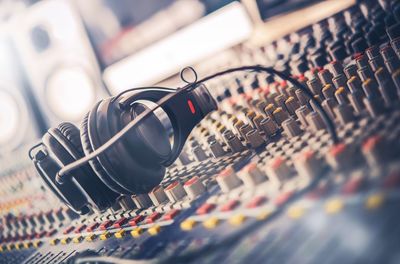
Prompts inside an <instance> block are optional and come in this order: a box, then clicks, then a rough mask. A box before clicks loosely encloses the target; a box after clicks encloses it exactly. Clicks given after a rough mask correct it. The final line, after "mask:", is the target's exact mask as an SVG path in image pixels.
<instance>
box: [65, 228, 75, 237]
mask: <svg viewBox="0 0 400 264" xmlns="http://www.w3.org/2000/svg"><path fill="white" fill-rule="evenodd" d="M74 229H75V227H74V226H70V227H68V228H67V229H65V230H64V232H63V234H64V235H66V234H69V233H71V232H72V231H73V230H74Z"/></svg>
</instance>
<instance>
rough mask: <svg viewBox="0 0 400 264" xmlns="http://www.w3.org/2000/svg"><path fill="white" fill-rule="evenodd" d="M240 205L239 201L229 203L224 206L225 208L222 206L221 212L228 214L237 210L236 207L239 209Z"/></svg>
mask: <svg viewBox="0 0 400 264" xmlns="http://www.w3.org/2000/svg"><path fill="white" fill-rule="evenodd" d="M239 204H240V202H239V201H238V200H231V201H229V202H227V203H226V204H224V205H223V206H221V209H220V211H221V212H228V211H232V210H233V209H235V207H237V206H238V205H239Z"/></svg>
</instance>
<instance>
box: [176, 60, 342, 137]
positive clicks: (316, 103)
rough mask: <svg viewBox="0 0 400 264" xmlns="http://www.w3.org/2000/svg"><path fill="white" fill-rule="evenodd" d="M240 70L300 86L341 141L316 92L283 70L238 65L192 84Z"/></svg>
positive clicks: (331, 133)
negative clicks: (274, 77)
mask: <svg viewBox="0 0 400 264" xmlns="http://www.w3.org/2000/svg"><path fill="white" fill-rule="evenodd" d="M187 69H190V70H193V68H190V67H187V68H185V69H183V70H187ZM238 71H255V72H266V73H269V74H272V75H277V76H279V77H280V78H281V79H282V80H286V81H289V82H290V83H291V84H292V85H294V86H295V87H297V88H299V89H300V90H301V91H302V92H303V93H305V94H306V96H307V97H308V98H309V99H310V100H311V101H312V102H313V103H314V105H315V106H316V108H317V111H318V113H319V114H320V116H321V118H322V120H323V121H324V123H325V125H326V127H327V130H328V132H329V134H330V135H331V137H332V141H333V143H334V144H337V143H339V139H338V137H337V134H336V129H335V123H334V122H333V121H332V120H331V119H330V117H329V115H328V114H327V113H326V111H325V110H324V108H323V107H322V106H321V104H320V103H319V102H318V100H317V99H315V98H314V94H313V93H312V92H311V91H310V90H309V89H308V88H307V87H305V86H304V85H303V84H301V83H300V82H299V81H298V80H296V79H294V78H292V77H290V76H288V75H286V74H284V73H283V72H280V71H277V70H275V69H274V68H271V67H264V66H261V65H251V66H242V67H237V68H231V69H228V70H225V71H221V72H217V73H215V74H212V75H209V76H207V77H204V78H203V79H200V80H196V81H195V82H193V83H192V84H195V85H197V84H199V83H203V82H206V81H209V80H211V79H214V78H216V77H219V76H222V75H225V74H228V73H233V72H238Z"/></svg>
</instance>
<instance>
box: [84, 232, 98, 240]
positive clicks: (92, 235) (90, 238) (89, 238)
mask: <svg viewBox="0 0 400 264" xmlns="http://www.w3.org/2000/svg"><path fill="white" fill-rule="evenodd" d="M96 237H97V236H96V235H95V234H90V235H88V236H87V237H86V238H85V239H86V241H88V242H93V241H94V240H95V239H96Z"/></svg>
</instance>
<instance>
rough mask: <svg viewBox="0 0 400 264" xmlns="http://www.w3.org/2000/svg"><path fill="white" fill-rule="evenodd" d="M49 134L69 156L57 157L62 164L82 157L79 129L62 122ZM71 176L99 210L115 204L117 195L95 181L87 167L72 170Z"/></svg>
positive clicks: (93, 175) (98, 181)
mask: <svg viewBox="0 0 400 264" xmlns="http://www.w3.org/2000/svg"><path fill="white" fill-rule="evenodd" d="M57 132H59V133H57ZM50 133H51V134H53V136H54V137H56V139H57V140H58V141H59V143H60V144H61V145H62V146H63V147H64V149H65V150H66V151H67V153H68V154H69V156H66V155H63V156H60V155H58V158H59V159H60V160H61V162H62V163H69V162H71V161H74V160H77V159H80V158H82V157H83V156H84V152H83V149H82V144H81V142H80V133H79V129H78V128H77V127H76V126H75V125H73V124H71V123H67V122H64V123H61V124H60V125H59V126H58V127H57V129H56V130H52V131H51V132H50ZM61 153H62V152H61ZM73 175H74V177H75V180H76V181H77V182H78V183H79V184H80V185H81V186H82V188H83V189H84V191H85V192H86V193H87V194H88V197H89V198H90V199H91V202H93V203H94V204H95V205H96V206H97V208H98V209H99V210H103V209H106V208H107V207H109V206H111V205H112V204H113V203H114V202H115V199H116V198H117V196H118V195H117V194H116V193H113V192H112V191H111V190H110V189H109V188H108V187H107V186H105V185H104V184H103V183H102V182H101V181H100V180H98V179H97V177H96V175H95V173H94V172H93V171H92V169H91V168H90V166H89V165H83V166H82V167H80V168H77V169H76V170H74V172H73Z"/></svg>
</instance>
